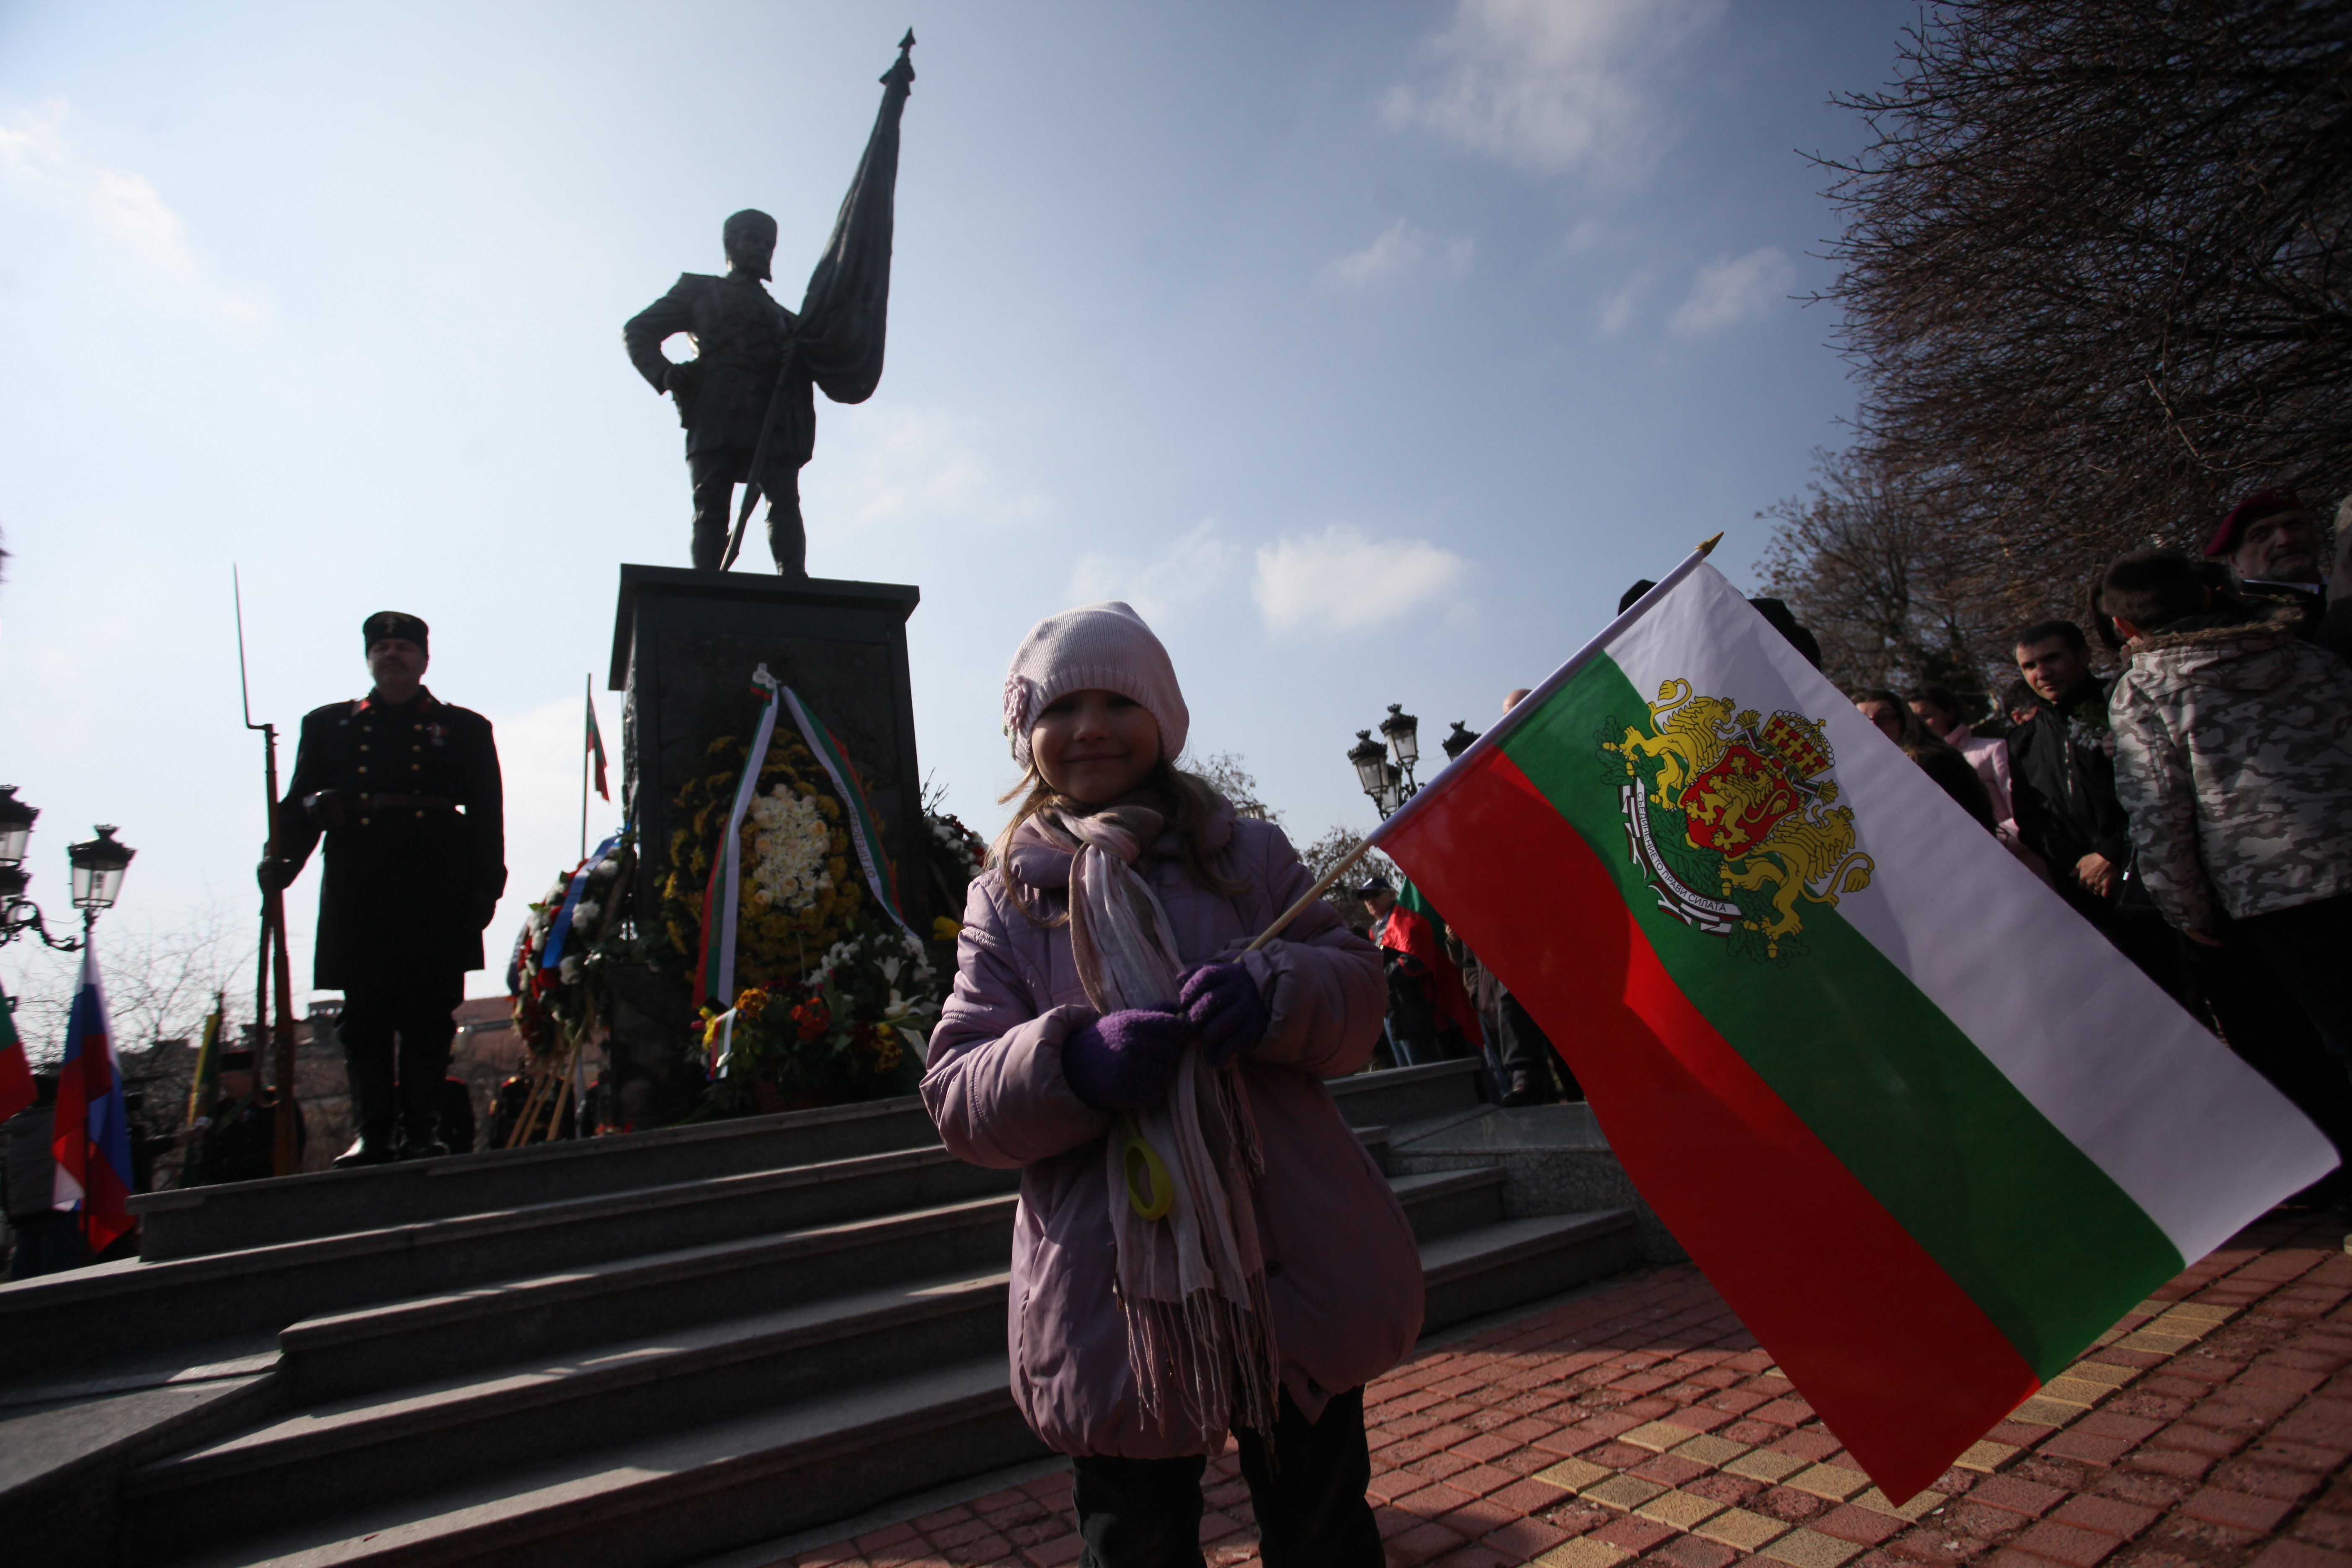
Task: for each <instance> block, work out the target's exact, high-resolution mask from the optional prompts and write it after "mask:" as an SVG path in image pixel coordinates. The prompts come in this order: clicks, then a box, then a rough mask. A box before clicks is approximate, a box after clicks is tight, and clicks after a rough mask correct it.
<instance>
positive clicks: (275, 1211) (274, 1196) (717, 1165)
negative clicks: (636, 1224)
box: [131, 1095, 939, 1261]
mask: <svg viewBox="0 0 2352 1568" xmlns="http://www.w3.org/2000/svg"><path fill="white" fill-rule="evenodd" d="M937 1142H939V1131H938V1129H936V1128H934V1127H933V1126H932V1125H931V1119H930V1117H929V1114H928V1113H927V1112H926V1111H925V1110H923V1102H922V1100H920V1099H919V1098H918V1097H916V1096H914V1095H902V1096H899V1097H898V1098H896V1099H892V1100H868V1101H866V1102H865V1103H863V1104H858V1105H837V1106H827V1107H824V1109H821V1110H788V1111H783V1112H781V1113H779V1114H777V1115H773V1116H751V1117H745V1118H742V1119H740V1120H737V1121H713V1122H705V1123H702V1124H699V1125H697V1126H691V1127H661V1128H656V1129H654V1130H653V1131H648V1132H623V1133H614V1134H613V1135H611V1136H608V1137H604V1138H590V1139H584V1140H582V1139H570V1140H565V1141H564V1142H558V1143H537V1144H533V1145H531V1146H530V1147H529V1148H525V1149H493V1150H487V1151H485V1152H481V1153H478V1154H456V1155H450V1156H448V1157H446V1158H445V1159H439V1160H414V1161H404V1162H403V1163H399V1164H396V1165H375V1166H371V1167H369V1168H367V1169H364V1170H354V1171H317V1172H312V1173H310V1174H307V1175H299V1176H284V1177H273V1178H271V1179H269V1180H267V1181H258V1182H231V1183H226V1184H222V1185H219V1186H210V1187H192V1188H188V1189H186V1190H184V1191H173V1192H165V1193H142V1194H140V1195H139V1196H137V1197H134V1198H132V1199H131V1213H133V1214H135V1215H139V1216H140V1219H141V1225H140V1233H139V1245H140V1256H141V1257H142V1258H146V1259H148V1260H150V1261H162V1260H163V1259H167V1258H197V1257H203V1256H205V1255H206V1254H210V1253H216V1252H237V1251H243V1250H246V1249H248V1248H251V1247H269V1246H274V1245H276V1244H278V1243H280V1242H288V1241H301V1240H305V1239H308V1238H310V1237H321V1236H336V1235H341V1234H343V1233H346V1232H350V1231H355V1230H380V1229H382V1228H383V1227H384V1226H389V1225H413V1224H416V1223H419V1222H421V1221H425V1220H431V1219H446V1218H449V1217H451V1216H453V1215H468V1214H489V1213H495V1212H499V1211H503V1210H507V1209H515V1208H527V1207H530V1206H532V1205H538V1204H549V1203H560V1202H562V1201H565V1200H568V1199H573V1198H583V1197H593V1196H595V1195H597V1194H604V1193H617V1192H625V1191H628V1190H630V1189H632V1188H636V1187H657V1186H668V1185H671V1184H675V1183H677V1182H687V1181H700V1180H707V1179H709V1178H710V1177H713V1176H725V1175H735V1174H740V1173H744V1172H750V1171H773V1170H781V1169H783V1168H785V1167H787V1166H793V1165H815V1164H822V1163H826V1162H828V1161H833V1160H845V1159H851V1158H855V1157H856V1156H858V1155H861V1154H877V1153H882V1152H887V1151H890V1150H895V1149H917V1148H921V1147H923V1146H925V1145H927V1144H933V1143H937Z"/></svg>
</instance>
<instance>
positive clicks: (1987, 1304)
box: [1502, 655, 2184, 1379]
mask: <svg viewBox="0 0 2352 1568" xmlns="http://www.w3.org/2000/svg"><path fill="white" fill-rule="evenodd" d="M1648 712H1649V707H1648V704H1646V703H1645V702H1643V700H1642V699H1641V697H1640V696H1639V695H1638V694H1637V693H1636V691H1635V690H1634V688H1633V684H1632V683H1631V682H1630V681H1629V680H1628V679H1626V678H1625V676H1624V674H1623V672H1622V670H1621V669H1620V668H1618V667H1617V665H1616V664H1615V663H1614V662H1613V661H1612V660H1611V659H1610V658H1608V657H1607V656H1605V655H1603V656H1601V657H1597V658H1594V659H1593V660H1592V661H1591V664H1590V665H1588V666H1587V667H1586V668H1584V669H1583V670H1582V671H1580V672H1579V674H1578V675H1577V676H1576V677H1575V678H1574V679H1572V680H1570V682H1569V684H1568V685H1567V686H1565V687H1563V688H1562V689H1560V690H1559V692H1558V693H1557V694H1556V695H1555V696H1554V697H1553V698H1552V699H1551V700H1549V701H1548V702H1547V703H1546V704H1545V706H1544V709H1543V710H1542V711H1541V712H1539V713H1537V714H1533V715H1530V716H1529V718H1528V721H1527V722H1526V723H1525V724H1524V725H1523V726H1522V727H1521V728H1519V729H1518V730H1517V731H1515V732H1513V733H1512V734H1510V735H1509V736H1507V738H1506V739H1505V740H1504V742H1502V744H1503V748H1504V750H1505V751H1506V752H1507V754H1508V755H1509V756H1510V758H1511V760H1512V761H1513V762H1514V763H1517V765H1518V766H1519V768H1520V769H1521V770H1522V771H1523V772H1525V773H1527V775H1528V778H1529V779H1530V780H1532V781H1533V782H1534V784H1536V787H1537V788H1538V789H1539V790H1541V791H1542V792H1543V793H1544V795H1546V797H1547V798H1549V800H1550V801H1551V803H1552V805H1554V806H1555V808H1557V809H1558V810H1559V812H1560V814H1561V816H1563V817H1564V818H1565V819H1566V820H1567V821H1568V822H1569V824H1570V826H1573V827H1574V828H1575V830H1576V831H1577V832H1578V833H1579V834H1580V835H1581V836H1582V837H1584V839H1585V840H1586V842H1587V843H1589V844H1591V846H1592V847H1593V849H1594V850H1595V851H1596V852H1597V853H1598V854H1599V855H1600V857H1601V860H1602V862H1603V863H1604V864H1605V865H1607V866H1608V867H1609V868H1611V871H1612V874H1613V875H1614V876H1615V878H1616V879H1617V881H1618V885H1619V887H1620V888H1621V889H1622V892H1623V894H1624V898H1625V901H1626V904H1627V906H1628V908H1630V909H1631V910H1633V911H1634V913H1635V915H1636V917H1637V918H1638V919H1639V921H1641V924H1642V928H1643V931H1644V932H1645V933H1646V934H1647V935H1648V937H1649V940H1650V942H1651V944H1652V946H1653V947H1654V949H1655V951H1656V952H1657V954H1658V957H1659V959H1660V961H1661V962H1662V963H1664V965H1665V967H1666V970H1667V973H1670V974H1671V975H1672V976H1673V977H1674V979H1675V984H1677V985H1679V986H1680V987H1681V988H1682V990H1683V992H1684V994H1685V995H1687V996H1688V997H1689V998H1690V999H1691V1001H1692V1002H1693V1003H1694V1004H1695V1005H1696V1006H1697V1007H1698V1008H1699V1010H1700V1011H1701V1012H1702V1013H1704V1014H1705V1015H1706V1017H1707V1020H1708V1021H1709V1022H1710V1023H1712V1024H1713V1025H1714V1026H1716V1027H1717V1029H1718V1030H1720V1031H1721V1033H1722V1034H1723V1036H1724V1037H1725V1038H1726V1039H1727V1040H1728V1041H1729V1042H1730V1043H1731V1046H1732V1047H1733V1048H1734V1049H1735V1050H1737V1051H1738V1052H1739V1054H1740V1056H1741V1057H1742V1058H1744V1059H1745V1060H1746V1061H1747V1062H1748V1064H1749V1066H1751V1067H1753V1068H1755V1069H1756V1071H1757V1073H1758V1074H1759V1076H1760V1077H1762V1078H1763V1079H1764V1080H1765V1081H1766V1082H1767V1083H1768V1084H1769V1085H1770V1086H1771V1088H1772V1089H1773V1091H1774V1092H1775V1093H1777V1094H1778V1095H1780V1098H1781V1099H1782V1100H1783V1101H1784V1102H1785V1103H1787V1105H1788V1106H1789V1107H1790V1110H1793V1111H1795V1112H1796V1114H1797V1115H1798V1116H1800V1117H1801V1118H1802V1119H1803V1120H1804V1121H1805V1122H1806V1123H1807V1125H1809V1126H1810V1127H1811V1128H1812V1129H1813V1131H1814V1132H1815V1133H1816V1134H1817V1135H1818V1136H1819V1137H1820V1138H1821V1139H1822V1142H1823V1143H1825V1144H1826V1145H1827V1146H1828V1147H1829V1149H1830V1150H1831V1152H1832V1153H1834V1154H1835V1155H1836V1156H1837V1157H1838V1159H1839V1160H1840V1161H1841V1162H1842V1163H1843V1164H1844V1165H1845V1166H1846V1168H1847V1169H1848V1170H1850V1171H1852V1172H1853V1173H1854V1175H1855V1176H1856V1177H1857V1178H1859V1179H1860V1180H1861V1181H1862V1183H1863V1184H1864V1185H1865V1186H1866V1187H1868V1188H1869V1189H1870V1191H1871V1192H1872V1194H1874V1196H1875V1197H1876V1198H1877V1199H1878V1201H1879V1202H1880V1203H1881V1204H1883V1205H1885V1207H1886V1209H1887V1211H1888V1212H1889V1213H1890V1214H1892V1215H1894V1217H1895V1221H1896V1222H1897V1223H1898V1224H1900V1225H1901V1226H1903V1227H1904V1228H1905V1229H1906V1231H1908V1232H1909V1233H1910V1234H1911V1235H1912V1236H1913V1237H1915V1238H1916V1239H1917V1241H1918V1242H1919V1243H1920V1245H1921V1246H1922V1247H1926V1248H1927V1251H1928V1252H1929V1254H1931V1255H1932V1256H1933V1257H1934V1258H1936V1260H1937V1263H1938V1264H1940V1265H1941V1266H1942V1267H1943V1268H1945V1269H1946V1270H1947V1271H1948V1273H1949V1274H1950V1275H1951V1276H1952V1278H1953V1279H1954V1280H1955V1282H1957V1283H1958V1285H1959V1287H1960V1288H1961V1289H1963V1290H1965V1291H1967V1292H1968V1294H1969V1297H1970V1299H1972V1300H1974V1301H1975V1302H1976V1303H1977V1305H1978V1306H1979V1307H1980V1308H1981V1309H1983V1310H1984V1312H1985V1315H1986V1316H1987V1317H1989V1318H1990V1319H1991V1320H1992V1321H1993V1322H1994V1323H1995V1324H1996V1325H1997V1326H1998V1327H1999V1328H2000V1331H2001V1332H2002V1333H2003V1334H2004V1335H2005V1336H2006V1337H2007V1338H2008V1339H2009V1341H2010V1342H2011V1344H2013V1345H2015V1346H2016V1347H2017V1350H2018V1352H2019V1353H2020V1354H2021V1355H2022V1356H2023V1357H2024V1358H2025V1360H2026V1361H2027V1363H2029V1364H2030V1365H2032V1368H2033V1370H2034V1372H2035V1373H2036V1374H2037V1375H2039V1376H2041V1377H2042V1378H2044V1379H2047V1378H2049V1377H2052V1376H2053V1375H2055V1374H2056V1373H2058V1372H2059V1371H2060V1370H2062V1369H2063V1367H2064V1365H2065V1364H2066V1363H2068V1362H2069V1361H2071V1360H2072V1359H2073V1357H2074V1354H2075V1352H2077V1351H2079V1350H2080V1349H2081V1347H2082V1346H2083V1345H2084V1344H2086V1343H2088V1342H2091V1341H2092V1340H2095V1339H2096V1338H2097V1337H2098V1336H2099V1335H2100V1334H2101V1333H2103V1332H2105V1331H2106V1330H2107V1329H2108V1328H2109V1327H2111V1326H2112V1325H2113V1324H2114V1322H2115V1321H2116V1317H2117V1316H2118V1315H2119V1314H2120V1313H2121V1312H2122V1311H2124V1310H2127V1309H2128V1308H2129V1307H2130V1306H2131V1304H2132V1302H2133V1301H2136V1300H2137V1299H2138V1298H2139V1296H2140V1294H2141V1293H2142V1288H2143V1286H2144V1284H2145V1281H2146V1280H2147V1279H2151V1278H2157V1279H2160V1278H2163V1277H2165V1276H2167V1275H2169V1274H2172V1273H2175V1272H2178V1271H2179V1269H2180V1268H2182V1267H2184V1260H2183V1259H2182V1258H2181V1257H2180V1255H2179V1250H2178V1249H2177V1248H2176V1247H2174V1246H2173V1244H2172V1243H2171V1241H2170V1240H2169V1239H2168V1237H2166V1236H2165V1234H2164V1233H2163V1231H2162V1230H2160V1229H2159V1228H2158V1226H2157V1225H2156V1223H2155V1222H2154V1221H2153V1220H2151V1219H2150V1218H2149V1217H2148V1216H2147V1215H2146V1214H2145V1213H2144V1212H2142V1210H2141V1209H2140V1208H2139V1206H2138V1205H2137V1204H2135V1203H2134V1202H2133V1201H2132V1200H2131V1198H2130V1197H2129V1196H2128V1195H2127V1194H2126V1193H2125V1192H2124V1191H2123V1189H2122V1188H2120V1187H2118V1186H2117V1185H2116V1183H2115V1182H2114V1181H2113V1180H2112V1179H2111V1178H2110V1177H2109V1176H2108V1175H2107V1174H2106V1173H2105V1171H2103V1170H2101V1169H2100V1168H2099V1166H2098V1165H2097V1164H2096V1163H2095V1162H2093V1161H2092V1160H2091V1158H2090V1157H2089V1156H2088V1155H2086V1154H2084V1152H2082V1151H2081V1150H2079V1149H2077V1148H2076V1147H2075V1146H2074V1143H2073V1142H2071V1141H2069V1140H2068V1139H2067V1138H2066V1136H2065V1135H2064V1134H2063V1133H2062V1132H2060V1131H2058V1129H2057V1128H2056V1127H2054V1126H2053V1125H2052V1124H2051V1122H2050V1121H2049V1120H2048V1119H2047V1118H2046V1117H2044V1116H2043V1115H2042V1112H2041V1111H2040V1110H2037V1109H2036V1108H2035V1107H2034V1105H2033V1104H2032V1102H2031V1101H2029V1100H2027V1099H2026V1098H2025V1096H2024V1095H2023V1094H2021V1092H2020V1091H2019V1090H2018V1089H2017V1088H2016V1087H2015V1086H2014V1085H2012V1084H2011V1082H2010V1081H2009V1079H2007V1078H2005V1077H2004V1076H2003V1075H2002V1074H2001V1072H2000V1069H1999V1068H1996V1067H1995V1066H1994V1065H1993V1064H1992V1063H1991V1062H1990V1061H1989V1060H1987V1059H1986V1058H1985V1056H1984V1054H1983V1053H1982V1052H1981V1051H1979V1049H1978V1048H1977V1047H1976V1046H1975V1045H1974V1044H1972V1043H1971V1042H1970V1041H1969V1037H1967V1036H1966V1035H1964V1034H1963V1033H1961V1031H1960V1030H1959V1028H1958V1026H1955V1025H1954V1024H1953V1023H1952V1021H1951V1020H1950V1019H1949V1018H1948V1017H1947V1016H1945V1015H1944V1013H1943V1011H1942V1010H1941V1009H1940V1008H1938V1007H1937V1005H1936V1004H1935V1003H1934V1002H1933V1001H1932V1000H1930V999H1929V998H1928V997H1927V995H1926V994H1924V993H1923V992H1921V991H1920V989H1919V988H1918V986H1917V985H1916V984H1914V983H1913V982H1912V980H1911V979H1910V977H1909V976H1908V975H1906V973H1904V972H1903V971H1902V970H1901V969H1900V968H1898V967H1897V966H1896V965H1895V963H1893V962H1891V961H1890V960H1889V959H1888V958H1887V957H1886V955H1885V954H1884V953H1882V952H1879V951H1878V949H1877V948H1876V947H1875V946H1874V945H1872V943H1871V942H1869V940H1868V939H1867V938H1865V937H1864V936H1863V935H1862V934H1861V933H1860V932H1859V931H1855V930H1854V929H1853V927H1852V926H1851V925H1850V924H1848V923H1847V922H1846V921H1845V920H1844V919H1843V916H1841V915H1840V914H1839V912H1838V911H1837V910H1835V909H1834V908H1832V906H1830V905H1828V904H1826V903H1815V902H1810V901H1809V902H1807V903H1805V904H1804V906H1803V909H1804V930H1803V941H1804V942H1805V943H1806V944H1807V949H1808V951H1807V953H1806V956H1804V957H1803V958H1802V959H1801V960H1797V961H1794V962H1790V961H1786V960H1784V961H1782V962H1780V963H1774V962H1771V961H1769V960H1766V959H1763V958H1761V957H1758V956H1749V954H1748V952H1745V951H1736V950H1735V949H1734V948H1733V947H1732V945H1731V944H1728V943H1727V942H1726V941H1725V940H1724V939H1723V938H1722V937H1720V936H1716V935H1711V934H1708V933H1706V932H1703V931H1696V930H1694V929H1693V928H1691V927H1689V926H1687V925H1685V924H1684V923H1683V922H1682V921H1680V920H1677V919H1676V918H1675V917H1674V916H1673V915H1671V914H1668V913H1667V912H1666V911H1664V910H1662V909H1660V908H1659V907H1658V901H1657V898H1656V896H1655V895H1654V893H1653V892H1652V890H1651V889H1650V888H1649V886H1648V884H1647V883H1646V882H1645V881H1644V880H1643V875H1642V873H1641V871H1640V869H1639V868H1638V867H1636V866H1635V865H1633V862H1632V859H1631V857H1630V855H1629V853H1628V848H1627V835H1626V827H1625V822H1624V818H1623V816H1622V812H1621V807H1620V804H1619V793H1618V792H1619V787H1620V786H1621V785H1622V784H1624V783H1626V782H1627V780H1626V777H1625V773H1624V770H1623V765H1622V763H1620V762H1618V760H1617V759H1616V758H1615V756H1613V755H1612V754H1610V753H1606V752H1602V751H1601V742H1603V741H1604V740H1612V739H1615V738H1617V737H1619V736H1622V734H1623V732H1624V731H1625V730H1626V728H1627V727H1628V726H1629V725H1632V726H1636V727H1639V726H1640V725H1641V723H1642V721H1643V720H1644V719H1645V718H1646V717H1647V715H1648ZM1643 782H1644V783H1645V784H1646V783H1647V778H1646V775H1645V776H1644V779H1643ZM1697 890H1698V891H1700V892H1702V893H1706V894H1709V895H1713V894H1715V893H1716V892H1717V889H1715V888H1714V887H1712V886H1704V885H1703V886H1701V887H1699V888H1698V889H1697ZM1986 984H2000V977H1999V976H1989V977H1988V978H1987V980H1986ZM1792 1020H1808V1021H1811V1024H1812V1026H1811V1027H1807V1026H1797V1027H1791V1021H1792ZM1756 1174H1757V1177H1758V1179H1759V1183H1761V1184H1766V1186H1767V1188H1768V1190H1769V1183H1770V1181H1771V1177H1772V1173H1770V1172H1769V1171H1759V1172H1758V1173H1756ZM1727 1201H1731V1199H1730V1198H1729V1196H1728V1195H1727ZM1790 1201H1798V1202H1801V1201H1802V1195H1801V1194H1790ZM2119 1292H2120V1295H2121V1300H2118V1293H2119Z"/></svg>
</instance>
